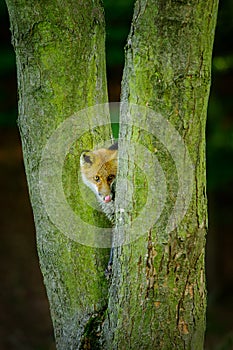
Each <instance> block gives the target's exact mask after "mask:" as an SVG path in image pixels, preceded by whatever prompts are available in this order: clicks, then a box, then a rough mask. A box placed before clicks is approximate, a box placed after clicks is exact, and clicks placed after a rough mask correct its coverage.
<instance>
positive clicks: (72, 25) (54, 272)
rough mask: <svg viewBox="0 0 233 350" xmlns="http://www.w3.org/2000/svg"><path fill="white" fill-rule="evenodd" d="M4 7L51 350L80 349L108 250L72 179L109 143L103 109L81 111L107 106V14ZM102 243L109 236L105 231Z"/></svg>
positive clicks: (102, 293) (84, 8)
mask: <svg viewBox="0 0 233 350" xmlns="http://www.w3.org/2000/svg"><path fill="white" fill-rule="evenodd" d="M6 2H7V6H8V10H9V15H10V22H11V31H12V41H13V45H14V48H15V52H16V61H17V71H18V90H19V120H18V123H19V128H20V133H21V139H22V146H23V154H24V162H25V169H26V174H27V180H28V185H29V191H30V198H31V203H32V207H33V213H34V219H35V225H36V232H37V247H38V253H39V259H40V265H41V269H42V272H43V276H44V282H45V285H46V289H47V294H48V298H49V302H50V308H51V315H52V320H53V324H54V330H55V338H56V344H57V349H63V350H67V349H78V348H80V347H81V346H82V347H85V346H89V345H88V344H89V343H90V340H87V335H88V334H89V333H90V332H91V329H92V324H93V323H98V319H99V318H100V320H101V319H102V315H103V312H104V310H105V308H106V303H107V292H108V288H107V282H106V280H105V278H104V269H105V266H106V264H107V261H108V260H107V259H108V254H109V252H108V249H106V247H108V245H109V244H107V243H106V242H105V241H103V240H102V241H98V242H96V240H98V235H99V232H100V229H101V226H103V225H105V226H108V224H107V222H106V219H105V218H104V217H103V216H102V217H101V215H99V214H98V215H96V211H95V210H93V209H92V208H91V207H90V205H88V203H89V202H88V201H87V197H88V196H87V195H86V193H85V190H83V192H82V191H81V192H80V187H81V184H80V182H79V180H78V176H77V172H78V169H79V156H80V152H81V151H82V150H83V149H92V148H93V146H95V145H96V144H98V143H100V144H101V145H102V144H103V142H104V141H106V140H110V138H111V131H110V130H111V128H110V124H109V120H110V119H109V115H108V110H107V109H106V108H105V106H104V107H100V108H98V107H96V108H94V109H93V108H89V109H87V110H85V111H84V112H81V113H80V112H79V111H81V110H82V109H84V108H87V107H90V106H94V105H96V104H99V103H105V102H107V88H106V73H105V53H104V52H105V29H104V26H105V24H104V15H103V9H102V7H101V5H100V2H99V1H98V0H94V1H92V0H85V1H76V0H68V1H65V3H64V2H60V1H55V0H51V1H34V0H32V1H26V0H22V1H16V0H7V1H6ZM77 112H79V113H77ZM96 113H97V115H96ZM98 113H99V114H100V115H101V118H100V117H99V115H98ZM97 118H99V119H97ZM90 200H92V199H90ZM93 224H94V225H93ZM95 225H96V226H97V225H99V226H100V227H99V228H98V227H96V226H95ZM103 239H106V240H109V239H110V237H109V230H106V235H105V236H104V237H103ZM99 247H100V248H101V249H100V248H99ZM97 338H98V337H97Z"/></svg>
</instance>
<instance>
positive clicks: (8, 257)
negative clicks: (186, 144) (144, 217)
mask: <svg viewBox="0 0 233 350" xmlns="http://www.w3.org/2000/svg"><path fill="white" fill-rule="evenodd" d="M104 3H105V11H106V22H107V69H108V80H109V97H110V100H111V101H118V100H119V93H120V81H121V74H122V65H123V62H124V50H123V47H124V44H125V40H126V37H127V34H128V32H129V25H130V24H129V23H130V18H131V17H132V8H133V1H132V0H128V1H125V0H118V1H115V2H113V1H112V0H104ZM0 23H1V30H0V276H1V279H0V283H1V285H0V350H54V349H55V347H54V340H53V331H52V324H51V320H50V316H49V306H48V302H47V299H46V293H45V289H44V286H43V282H42V277H41V273H40V270H39V264H38V257H37V253H36V242H35V232H34V224H33V218H32V212H31V207H30V203H29V199H28V191H27V185H26V180H25V174H24V168H23V161H22V153H21V145H20V140H19V135H18V130H17V125H16V119H17V87H16V67H15V55H14V51H13V48H12V46H11V38H10V31H9V20H8V15H7V9H6V5H5V2H4V1H3V0H0ZM212 70H213V73H212V88H211V96H210V103H209V110H208V124H207V182H208V198H209V233H208V240H207V254H206V256H207V287H208V312H207V332H206V350H230V349H233V253H232V250H233V215H232V214H233V213H232V209H233V206H232V201H233V1H232V0H222V1H220V6H219V15H218V23H217V29H216V37H215V45H214V54H213V69H212ZM197 350H201V349H197Z"/></svg>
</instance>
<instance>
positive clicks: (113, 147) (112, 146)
mask: <svg viewBox="0 0 233 350" xmlns="http://www.w3.org/2000/svg"><path fill="white" fill-rule="evenodd" d="M108 149H110V150H112V151H115V150H117V149H118V141H116V142H115V143H114V144H113V145H111V146H110V147H108Z"/></svg>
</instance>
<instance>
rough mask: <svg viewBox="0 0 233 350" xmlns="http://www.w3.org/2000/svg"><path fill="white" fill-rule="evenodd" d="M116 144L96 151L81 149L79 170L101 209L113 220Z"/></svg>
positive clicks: (116, 163)
mask: <svg viewBox="0 0 233 350" xmlns="http://www.w3.org/2000/svg"><path fill="white" fill-rule="evenodd" d="M117 155H118V144H117V143H115V144H113V145H112V146H110V147H109V148H100V149H98V150H96V151H83V152H82V154H81V156H80V170H81V175H82V179H83V182H84V183H85V185H87V186H88V187H89V188H90V189H91V190H92V191H93V192H94V193H95V194H96V197H97V199H98V201H99V203H100V206H101V209H102V211H103V212H104V213H105V215H106V216H107V217H108V219H109V220H111V221H112V222H113V221H114V211H115V206H114V199H115V181H116V174H117V165H118V162H117Z"/></svg>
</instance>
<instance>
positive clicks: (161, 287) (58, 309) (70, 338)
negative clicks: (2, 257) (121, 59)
mask: <svg viewBox="0 0 233 350" xmlns="http://www.w3.org/2000/svg"><path fill="white" fill-rule="evenodd" d="M62 4H64V2H63V3H60V2H59V1H55V0H51V1H48V2H43V3H41V2H38V1H30V2H28V1H25V0H22V1H20V3H19V2H18V1H16V0H7V5H8V10H9V14H10V20H11V30H12V37H13V44H14V47H15V51H16V60H17V69H18V86H19V127H20V132H21V138H22V144H23V152H24V160H25V169H26V173H27V179H28V184H29V191H30V198H31V202H32V207H33V212H34V218H35V225H36V232H37V245H38V252H39V258H40V264H41V269H42V272H43V275H44V280H45V285H46V289H47V293H48V298H49V302H50V307H51V314H52V319H53V324H54V330H55V337H56V343H57V349H63V350H67V349H98V348H103V349H108V350H109V349H122V350H123V349H149V348H151V349H164V350H166V349H171V348H172V349H173V348H174V349H194V350H196V349H202V347H203V338H204V330H205V306H206V290H205V274H204V248H205V234H206V227H207V213H206V194H205V187H206V184H205V121H206V110H207V102H208V95H209V86H210V65H211V52H212V44H213V37H214V28H215V21H216V14H217V0H208V1H204V0H200V1H198V2H197V1H194V0H190V1H189V2H186V1H173V2H165V1H164V0H157V1H155V0H141V1H137V2H136V4H135V11H134V17H133V22H132V27H131V33H130V35H129V38H128V42H127V47H126V65H125V70H124V77H123V83H122V101H123V103H122V105H121V120H120V122H121V130H120V142H119V144H120V150H119V153H120V155H119V174H118V175H119V176H118V183H117V196H116V209H117V210H116V214H117V215H116V229H115V231H114V239H113V243H114V246H115V250H114V264H113V276H112V279H111V282H110V287H109V290H108V285H107V281H106V280H105V279H104V276H103V271H104V269H105V265H106V262H107V258H108V250H107V249H106V248H107V247H108V246H109V243H110V240H111V237H110V231H111V229H108V223H107V222H106V220H105V219H104V218H103V217H101V215H99V214H98V215H96V211H94V210H93V209H92V208H91V207H90V205H89V204H90V201H92V200H93V199H91V198H89V196H88V194H87V193H86V190H85V189H83V190H82V184H81V183H80V182H79V179H78V176H77V172H78V169H79V165H78V161H77V159H79V155H80V152H81V151H82V150H83V149H89V148H93V147H94V146H95V145H98V144H101V146H102V145H103V143H104V142H105V141H107V140H109V139H110V138H111V131H110V126H109V115H108V109H107V107H106V105H101V106H99V107H95V108H92V107H90V106H92V105H96V104H99V103H105V102H106V101H107V92H106V76H105V56H104V20H103V11H102V8H101V6H100V5H99V1H97V0H94V1H91V0H86V1H75V0H69V1H66V2H65V7H64V6H62ZM87 107H90V108H87ZM84 108H85V110H84V111H82V109H84ZM80 111H81V112H80ZM91 203H92V202H91ZM108 293H109V295H108Z"/></svg>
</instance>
